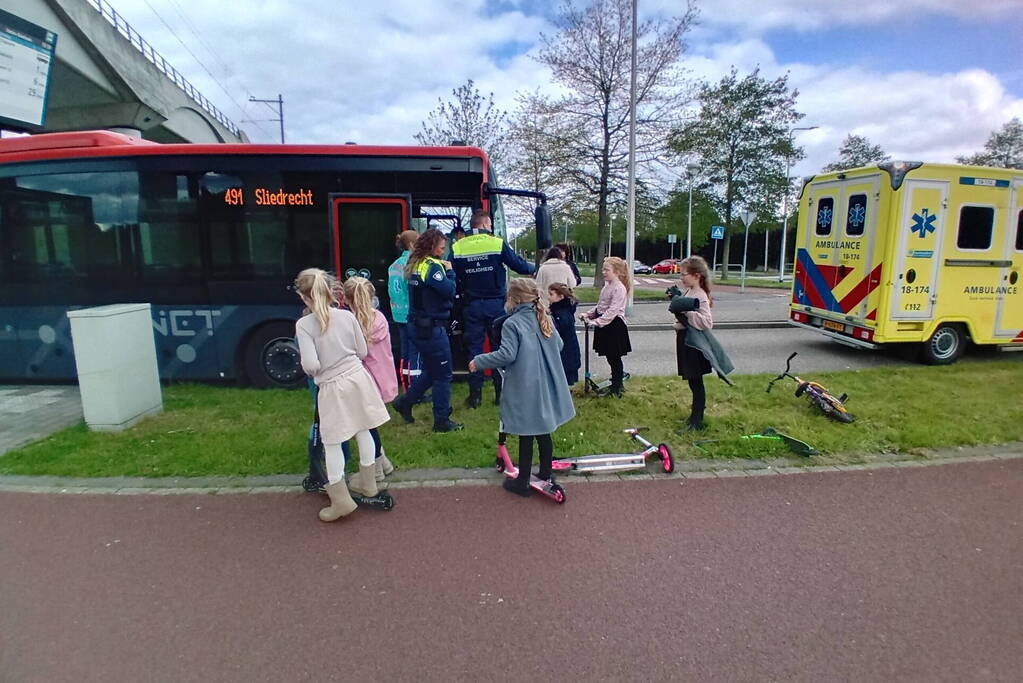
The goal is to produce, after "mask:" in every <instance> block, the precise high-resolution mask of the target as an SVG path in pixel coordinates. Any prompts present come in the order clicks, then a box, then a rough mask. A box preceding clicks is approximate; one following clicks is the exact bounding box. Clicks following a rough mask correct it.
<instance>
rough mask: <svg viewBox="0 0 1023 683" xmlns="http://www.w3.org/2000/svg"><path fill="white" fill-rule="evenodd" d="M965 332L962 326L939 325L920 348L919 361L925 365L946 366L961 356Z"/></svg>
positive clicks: (964, 343)
mask: <svg viewBox="0 0 1023 683" xmlns="http://www.w3.org/2000/svg"><path fill="white" fill-rule="evenodd" d="M965 347H966V332H965V330H964V329H963V327H962V325H957V324H945V325H939V326H938V329H936V330H934V334H933V335H931V338H930V339H929V340H928V341H926V342H924V343H923V344H922V345H921V348H920V359H921V360H922V361H923V362H924V363H926V364H927V365H948V364H949V363H954V362H955V361H956V359H957V358H959V356H961V355H963V349H964V348H965Z"/></svg>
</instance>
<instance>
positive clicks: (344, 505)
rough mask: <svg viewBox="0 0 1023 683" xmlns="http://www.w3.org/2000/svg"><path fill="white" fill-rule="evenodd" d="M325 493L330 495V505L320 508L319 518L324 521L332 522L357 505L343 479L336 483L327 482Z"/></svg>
mask: <svg viewBox="0 0 1023 683" xmlns="http://www.w3.org/2000/svg"><path fill="white" fill-rule="evenodd" d="M327 495H328V496H330V507H325V508H323V509H322V510H320V520H322V521H324V522H333V521H335V520H338V519H340V518H341V517H346V516H348V515H350V514H352V513H353V512H355V509H356V508H357V507H359V506H358V505H356V504H355V501H354V500H352V496H351V495H350V494H349V493H348V486H347V485H345V480H344V479H342V480H341V481H339V482H337V483H336V484H327Z"/></svg>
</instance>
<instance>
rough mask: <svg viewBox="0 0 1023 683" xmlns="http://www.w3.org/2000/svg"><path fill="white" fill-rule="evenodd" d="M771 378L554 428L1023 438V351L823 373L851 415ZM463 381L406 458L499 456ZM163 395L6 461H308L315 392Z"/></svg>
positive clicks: (216, 468) (595, 414) (478, 461)
mask: <svg viewBox="0 0 1023 683" xmlns="http://www.w3.org/2000/svg"><path fill="white" fill-rule="evenodd" d="M672 362H674V361H672ZM768 379H769V376H767V375H744V376H739V377H736V378H735V382H736V386H735V387H728V386H726V385H724V384H723V383H722V382H720V381H718V380H717V379H712V378H710V377H708V378H707V388H708V406H709V409H708V416H707V418H708V423H709V428H708V429H707V431H705V432H703V433H700V434H698V435H692V434H687V435H684V436H678V435H676V434H675V433H674V432H673V430H674V428H675V427H677V426H678V424H679V420H680V419H681V418H683V417H685V415H686V414H687V413H688V406H689V402H690V396H689V390H688V387H687V385H686V384H685V382H684V381H683V380H682V379H681V378H677V377H643V378H635V379H631V380H629V382H627V384H626V387H627V391H626V396H625V398H624V399H621V400H618V399H603V398H593V397H591V396H587V395H584V394H582V392H581V390H580V388H579V387H578V386H577V387H576V389H575V392H574V393H575V394H576V409H577V411H578V416H577V417H576V419H575V420H573V421H572V422H570V423H568V424H567V425H565V426H564V427H562V428H561V429H560V430H558V432H557V433H556V434H555V456H556V457H571V456H579V455H588V454H592V453H601V452H622V451H628V450H631V447H632V443H631V442H630V441H629V440H628V439H627V437H625V436H624V435H622V434H621V433H620V430H621V429H623V428H625V427H628V426H635V425H639V426H646V427H649V428H650V429H649V431H648V432H647V437H648V438H649V439H650V440H651V441H654V442H655V443H657V442H660V441H664V442H667V443H668V444H670V445H671V447H672V449H673V450H674V452H675V456H676V457H677V458H680V459H695V458H708V457H711V458H725V457H728V458H731V457H741V458H765V457H774V456H778V455H785V454H786V453H787V452H786V451H785V450H784V449H783V448H781V447H780V446H779V445H776V444H775V443H774V442H766V441H751V440H743V439H741V438H739V437H740V436H741V435H743V434H750V433H754V432H759V431H760V430H762V429H763V428H764V427H767V426H771V427H774V428H776V429H778V430H779V431H781V432H784V433H787V434H791V435H792V436H795V437H796V438H799V439H802V440H804V441H807V442H809V443H810V444H811V445H813V446H815V447H816V448H817V449H818V450H820V451H821V452H822V453H824V454H830V455H835V454H839V455H840V456H841V458H846V456H847V455H849V454H862V453H877V452H898V451H901V452H910V453H912V452H913V451H914V449H921V448H931V447H940V446H957V445H978V444H995V443H1005V442H1009V441H1019V440H1023V420H1020V419H1019V399H1018V390H1019V386H1020V385H1021V383H1023V362H1020V360H1019V359H1009V360H992V361H989V362H971V363H960V364H958V365H953V366H948V367H921V366H907V367H895V368H892V367H886V368H872V369H865V370H855V371H845V372H832V373H822V374H820V375H817V376H814V377H813V379H815V380H818V381H821V382H822V383H824V384H825V385H826V386H828V387H830V388H832V389H833V390H834V391H835V392H836V393H841V392H847V393H848V394H849V395H850V396H851V397H852V398H851V400H850V402H849V409H850V410H851V411H852V412H853V413H854V414H855V415H856V416H857V421H856V422H855V423H853V424H850V425H843V424H837V423H834V422H831V421H829V420H828V419H826V418H825V417H823V416H821V415H819V414H818V413H817V412H816V411H814V409H813V408H811V407H810V406H809V404H808V403H807V402H806V401H805V400H804V399H802V398H796V397H795V396H794V395H793V390H794V388H795V386H794V384H792V383H791V382H790V383H788V384H784V385H783V384H779V385H776V387H775V389H774V390H773V391H772V393H770V394H767V393H765V391H764V389H765V387H766V384H767V380H768ZM465 395H466V386H465V385H464V384H456V385H455V387H454V392H453V397H452V405H454V406H455V415H454V418H455V419H457V420H459V421H461V422H464V423H465V431H462V432H457V433H451V434H433V433H432V432H431V431H430V427H431V419H430V408H429V406H428V405H421V406H417V407H416V410H415V414H416V416H417V418H418V419H417V422H416V423H415V424H411V425H406V424H404V423H403V422H402V420H401V418H400V417H397V416H396V415H395V416H394V417H393V419H392V420H391V421H390V422H388V423H387V424H385V425H384V426H383V427H382V428H381V435H382V438H383V443H384V445H385V447H386V449H387V452H388V455H389V456H390V457H391V458H392V459H393V460H394V461H395V462H396V463H398V464H399V466H401V467H406V468H408V467H490V466H491V465H492V464H493V457H494V443H495V433H496V430H497V408H496V407H495V406H494V405H493V404H492V401H490V400H489V398H490V397H491V395H492V394H491V392H490V390H489V388H488V389H487V390H486V391H485V393H484V397H485V399H488V400H486V401H485V403H484V406H483V407H482V408H480V409H478V410H472V411H471V410H467V409H464V408H463V407H462V400H463V399H464V397H465ZM164 402H165V412H164V413H163V414H161V415H158V416H154V417H152V418H149V419H146V420H144V421H143V422H141V423H140V424H138V425H136V426H135V427H133V428H132V429H129V430H126V431H124V432H120V433H116V434H110V433H99V432H90V431H88V429H86V427H85V426H84V424H83V425H79V426H77V427H72V428H69V429H65V430H63V431H61V432H58V433H56V434H54V435H52V436H50V437H48V438H46V439H42V440H40V441H37V442H35V443H32V444H29V445H27V446H25V447H23V448H20V449H17V450H14V451H11V452H9V453H7V454H6V455H4V456H2V457H0V473H3V474H25V475H59V476H77V477H106V476H144V477H164V476H214V475H262V474H283V473H294V472H301V471H303V470H304V469H305V468H306V463H307V460H306V446H305V442H306V435H307V432H308V428H309V419H310V413H311V406H310V401H309V395H308V394H307V393H305V392H300V391H258V390H253V389H234V388H219V387H210V386H203V385H175V386H170V387H167V388H166V389H165V391H164ZM703 439H715V440H717V441H715V442H714V443H710V444H705V445H704V449H705V450H704V451H701V450H699V449H697V448H695V447H694V443H693V442H694V441H696V440H703ZM841 458H839V459H841ZM847 459H852V460H854V459H855V457H849V458H847ZM811 460H812V459H811Z"/></svg>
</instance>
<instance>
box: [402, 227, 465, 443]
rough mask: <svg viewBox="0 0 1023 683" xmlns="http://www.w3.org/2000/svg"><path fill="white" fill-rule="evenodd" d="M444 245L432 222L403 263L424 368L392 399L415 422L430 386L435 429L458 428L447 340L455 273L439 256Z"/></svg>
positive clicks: (411, 327)
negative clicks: (417, 406)
mask: <svg viewBox="0 0 1023 683" xmlns="http://www.w3.org/2000/svg"><path fill="white" fill-rule="evenodd" d="M446 246H447V240H446V239H445V237H444V233H442V232H441V231H440V230H437V229H435V228H431V229H429V230H427V231H426V232H424V233H423V234H422V235H420V236H419V239H418V240H416V243H415V246H413V247H412V252H411V253H410V254H409V257H408V264H407V265H406V266H405V273H406V275H407V277H408V289H409V312H408V326H409V330H408V331H409V333H410V334H411V335H413V336H414V337H415V347H416V350H418V351H419V355H420V358H421V359H422V374H421V375H419V377H417V378H416V379H415V380H414V381H413V382H412V386H411V387H409V390H408V391H407V392H406V393H405V395H404V396H402V397H401V398H398V399H397V400H395V401H394V403H393V404H392V405H393V406H394V409H395V410H397V411H398V414H399V415H401V416H402V417H403V418H404V419H405V422H414V421H415V418H414V417H413V416H412V406H414V405H415V404H416V403H418V402H419V400H420V399H421V398H422V397H423V394H424V393H425V392H426V390H427V389H429V388H431V387H433V431H435V432H453V431H457V430H459V429H461V428H462V425H460V424H459V423H457V422H452V421H451V344H450V342H449V341H448V319H449V318H450V317H451V305H452V304H453V303H454V300H455V273H454V271H452V269H451V264H450V263H448V262H447V261H442V260H441V259H440V257H441V256H443V254H444V249H445V248H446Z"/></svg>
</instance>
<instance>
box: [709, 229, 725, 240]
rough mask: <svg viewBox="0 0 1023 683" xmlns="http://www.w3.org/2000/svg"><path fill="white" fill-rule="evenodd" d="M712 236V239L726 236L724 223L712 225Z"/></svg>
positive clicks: (720, 238) (721, 238)
mask: <svg viewBox="0 0 1023 683" xmlns="http://www.w3.org/2000/svg"><path fill="white" fill-rule="evenodd" d="M710 238H711V239H712V240H723V239H724V238H725V226H723V225H712V226H710Z"/></svg>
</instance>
